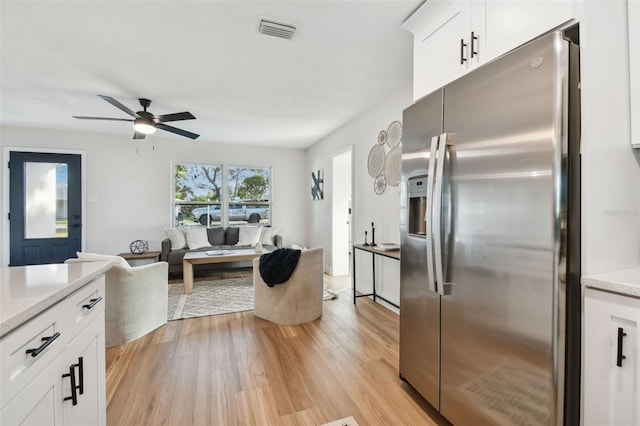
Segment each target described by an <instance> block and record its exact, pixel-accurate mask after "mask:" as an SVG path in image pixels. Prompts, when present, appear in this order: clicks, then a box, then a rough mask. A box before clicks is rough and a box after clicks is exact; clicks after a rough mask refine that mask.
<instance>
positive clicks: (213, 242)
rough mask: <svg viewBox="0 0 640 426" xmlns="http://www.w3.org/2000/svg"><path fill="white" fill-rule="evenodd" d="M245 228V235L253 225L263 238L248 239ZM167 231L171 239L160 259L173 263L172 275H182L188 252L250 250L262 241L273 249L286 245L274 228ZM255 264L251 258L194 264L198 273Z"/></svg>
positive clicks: (163, 249) (218, 228) (167, 239)
mask: <svg viewBox="0 0 640 426" xmlns="http://www.w3.org/2000/svg"><path fill="white" fill-rule="evenodd" d="M241 228H245V229H242V233H243V234H245V232H244V231H247V230H250V229H251V228H253V230H254V231H256V232H258V237H259V240H257V241H256V240H255V239H254V240H246V239H245V238H244V237H243V236H242V235H241ZM165 232H166V233H167V237H168V238H165V239H164V240H162V243H161V251H160V261H162V262H167V263H168V264H169V274H172V275H177V274H179V275H182V259H183V258H184V255H185V254H186V253H188V252H193V251H209V250H220V249H222V250H234V249H246V248H250V247H255V245H256V243H260V244H262V246H263V248H265V249H267V250H270V251H273V250H276V249H278V248H282V236H281V235H279V234H278V233H277V232H278V229H277V228H272V227H255V226H246V227H235V226H230V227H228V228H223V227H214V228H202V227H197V228H190V229H189V228H187V229H180V228H165ZM181 234H182V236H181ZM198 234H200V235H198ZM240 240H243V241H240ZM239 243H240V244H239ZM245 243H246V244H245ZM251 267H252V263H251V261H242V262H227V263H213V264H205V265H194V273H195V274H197V273H199V272H200V273H202V272H213V271H229V270H234V269H238V268H251Z"/></svg>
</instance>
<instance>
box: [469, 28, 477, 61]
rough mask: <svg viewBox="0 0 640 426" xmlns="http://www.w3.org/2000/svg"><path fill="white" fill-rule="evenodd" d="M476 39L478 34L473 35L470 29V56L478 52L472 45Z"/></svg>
mask: <svg viewBox="0 0 640 426" xmlns="http://www.w3.org/2000/svg"><path fill="white" fill-rule="evenodd" d="M477 40H478V36H477V35H475V33H474V32H473V31H471V58H473V56H474V55H477V54H478V52H477V51H476V48H475V47H474V44H475V42H476V41H477Z"/></svg>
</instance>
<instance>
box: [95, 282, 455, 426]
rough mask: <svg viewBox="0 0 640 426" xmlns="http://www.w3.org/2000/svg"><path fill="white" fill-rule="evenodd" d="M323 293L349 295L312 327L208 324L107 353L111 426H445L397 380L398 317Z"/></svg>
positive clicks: (179, 325)
mask: <svg viewBox="0 0 640 426" xmlns="http://www.w3.org/2000/svg"><path fill="white" fill-rule="evenodd" d="M325 284H326V285H327V287H329V288H333V289H335V290H339V289H344V288H345V287H346V289H345V290H342V291H338V295H339V296H338V298H337V299H334V300H329V301H326V302H325V303H324V312H323V315H322V317H321V318H320V319H319V320H316V321H313V322H311V323H307V324H304V325H299V326H282V325H278V324H274V323H271V322H268V321H265V320H262V319H260V318H256V317H254V316H253V311H248V312H240V313H233V314H225V315H214V316H209V317H201V318H193V319H184V320H178V321H170V322H169V323H168V324H167V325H166V326H163V327H161V328H159V329H157V330H156V331H154V332H152V333H150V334H148V335H147V336H144V337H142V338H140V339H138V340H136V341H133V342H130V343H128V344H126V345H122V346H119V347H115V348H110V349H108V350H107V423H108V425H109V426H114V425H146V424H148V425H320V424H323V423H326V422H330V421H334V420H337V419H341V418H345V417H349V416H353V417H354V419H355V420H356V422H358V424H359V425H361V426H364V425H443V424H447V422H446V420H444V419H443V418H442V417H440V416H439V414H438V413H437V412H435V410H434V409H433V408H432V407H431V406H430V405H429V404H427V403H426V402H425V401H424V400H423V399H422V398H421V397H420V396H419V395H418V394H417V393H416V392H415V391H414V390H413V389H412V388H411V387H410V386H408V385H407V384H406V383H403V382H402V381H401V380H400V379H399V378H398V324H399V322H398V316H397V315H396V314H394V313H392V312H390V311H388V310H387V309H385V308H383V307H381V306H379V305H377V304H374V303H373V302H371V301H370V300H368V299H367V298H360V299H358V304H357V306H354V305H353V299H352V296H351V295H352V293H351V289H350V288H348V287H349V285H350V283H349V281H348V280H346V279H344V278H342V279H341V278H335V279H331V277H326V279H325Z"/></svg>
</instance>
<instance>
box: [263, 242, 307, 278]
mask: <svg viewBox="0 0 640 426" xmlns="http://www.w3.org/2000/svg"><path fill="white" fill-rule="evenodd" d="M300 253H301V252H300V250H295V249H290V248H282V249H278V250H275V251H273V252H271V253H267V254H263V255H262V256H260V267H259V271H260V276H261V277H262V280H263V281H264V282H265V283H266V284H267V285H268V286H269V287H273V286H274V285H276V284H282V283H283V282H285V281H287V280H288V279H289V277H290V276H291V274H293V271H294V270H295V269H296V266H297V265H298V259H300Z"/></svg>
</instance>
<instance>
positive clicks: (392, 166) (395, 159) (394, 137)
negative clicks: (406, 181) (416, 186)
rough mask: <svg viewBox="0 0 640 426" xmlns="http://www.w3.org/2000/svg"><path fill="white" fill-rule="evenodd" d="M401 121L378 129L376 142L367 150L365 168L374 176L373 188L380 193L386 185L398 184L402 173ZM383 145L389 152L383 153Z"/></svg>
mask: <svg viewBox="0 0 640 426" xmlns="http://www.w3.org/2000/svg"><path fill="white" fill-rule="evenodd" d="M401 141H402V123H400V122H399V121H397V120H396V121H393V122H391V124H389V127H388V128H387V130H380V132H379V133H378V143H377V144H375V145H374V146H373V148H371V151H369V158H368V159H367V170H368V172H369V176H371V177H372V178H374V181H373V190H374V192H375V193H376V194H378V195H380V194H382V193H383V192H384V190H385V189H386V188H387V185H391V186H398V185H399V184H400V176H401V174H402V148H401V147H400V146H399V145H400V142H401ZM385 146H387V147H388V148H389V152H387V153H386V154H385Z"/></svg>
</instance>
